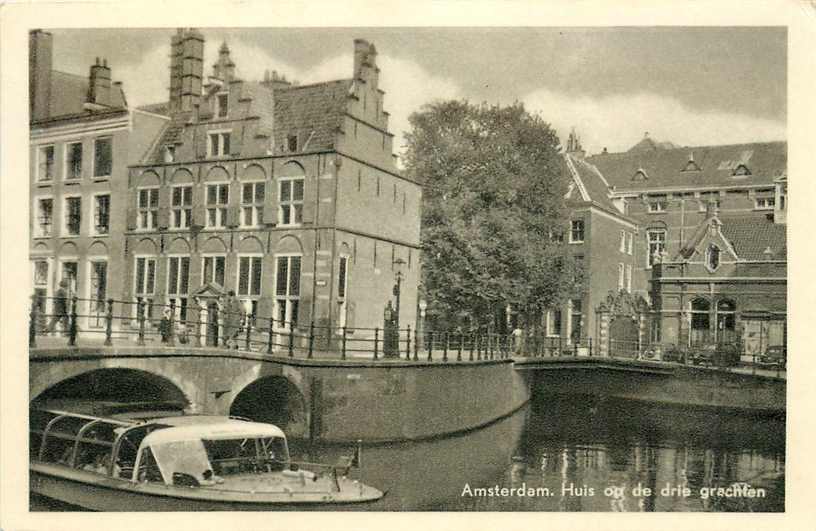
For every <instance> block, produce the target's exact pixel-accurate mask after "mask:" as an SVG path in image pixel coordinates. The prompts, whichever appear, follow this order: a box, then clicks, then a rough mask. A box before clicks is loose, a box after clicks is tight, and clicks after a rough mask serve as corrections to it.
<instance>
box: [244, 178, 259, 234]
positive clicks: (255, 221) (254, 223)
mask: <svg viewBox="0 0 816 531" xmlns="http://www.w3.org/2000/svg"><path fill="white" fill-rule="evenodd" d="M240 184H241V190H240V192H239V193H240V194H241V196H240V198H239V201H240V205H241V206H240V208H241V226H242V227H260V225H261V218H262V216H263V207H264V199H265V198H266V181H261V180H258V181H241V182H240ZM246 185H252V201H251V202H249V203H246V202H244V186H246ZM258 185H261V186H263V191H264V192H263V193H264V198H263V199H261V200H260V202H259V201H258V198H257V193H258ZM247 209H251V210H250V217H251V218H252V219H251V220H249V221H250V222H249V223H247V219H246V212H247Z"/></svg>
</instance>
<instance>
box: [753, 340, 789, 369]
mask: <svg viewBox="0 0 816 531" xmlns="http://www.w3.org/2000/svg"><path fill="white" fill-rule="evenodd" d="M759 364H760V365H770V366H772V367H782V368H783V369H784V368H785V367H786V366H787V364H788V349H787V348H786V347H785V346H784V345H771V346H770V347H768V348H767V349H765V352H764V353H763V354H761V355H760V356H759Z"/></svg>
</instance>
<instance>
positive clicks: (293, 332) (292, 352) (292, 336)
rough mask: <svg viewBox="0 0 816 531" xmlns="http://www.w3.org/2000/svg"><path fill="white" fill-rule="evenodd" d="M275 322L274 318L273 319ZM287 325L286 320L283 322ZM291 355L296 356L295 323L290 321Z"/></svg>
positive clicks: (291, 356)
mask: <svg viewBox="0 0 816 531" xmlns="http://www.w3.org/2000/svg"><path fill="white" fill-rule="evenodd" d="M273 322H274V319H273ZM283 324H284V325H286V321H284V322H283ZM289 357H290V358H294V357H295V325H294V323H289Z"/></svg>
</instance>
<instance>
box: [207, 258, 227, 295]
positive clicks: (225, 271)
mask: <svg viewBox="0 0 816 531" xmlns="http://www.w3.org/2000/svg"><path fill="white" fill-rule="evenodd" d="M208 258H209V259H212V261H213V272H212V276H213V278H212V279H208V278H206V276H205V275H206V274H207V273H206V272H207V268H206V267H205V264H206V260H207V259H208ZM217 258H222V259H223V260H224V267H223V271H224V282H223V283H221V284H218V282H216V279H215V261H216V259H217ZM209 282H212V283H214V284H218V285H219V286H221V287H222V288H223V287H225V284H226V283H227V253H202V254H201V285H202V286H203V285H206V284H207V283H209Z"/></svg>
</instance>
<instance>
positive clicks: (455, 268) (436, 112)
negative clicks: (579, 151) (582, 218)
mask: <svg viewBox="0 0 816 531" xmlns="http://www.w3.org/2000/svg"><path fill="white" fill-rule="evenodd" d="M410 122H411V126H412V130H411V132H410V133H409V134H408V135H407V137H406V139H407V150H406V153H405V164H406V172H407V174H408V175H409V176H410V177H411V178H413V179H415V180H416V181H418V182H420V183H422V184H423V186H424V188H423V202H422V229H421V239H422V246H423V264H422V287H423V290H424V292H425V296H426V297H427V298H428V301H429V318H430V319H431V320H432V321H436V325H437V327H440V326H441V327H448V326H456V325H463V324H466V323H468V322H469V323H470V324H471V325H479V326H484V325H487V324H490V323H491V322H495V321H497V319H496V315H498V314H500V313H501V312H502V311H503V309H504V308H505V307H506V306H507V305H508V304H511V305H512V306H513V307H514V308H515V309H516V310H517V311H520V312H521V313H522V314H523V315H525V316H526V317H527V318H531V317H534V316H536V315H540V314H541V312H542V311H543V310H544V309H545V308H546V307H549V306H551V305H553V304H554V303H556V302H558V301H559V300H560V299H561V298H562V297H563V296H564V294H565V293H566V290H567V289H568V287H569V285H570V279H571V278H572V275H571V271H569V270H568V269H569V267H568V265H569V263H570V262H568V261H567V260H566V259H565V251H566V249H565V245H564V244H563V242H559V241H557V239H554V238H553V237H552V235H553V234H554V233H555V234H561V233H563V230H564V227H565V225H566V219H567V217H566V210H565V206H564V195H565V194H566V191H567V183H566V177H565V172H564V171H563V161H562V159H561V157H560V155H559V141H558V137H557V136H556V134H555V132H554V131H553V130H552V128H551V127H550V126H549V124H547V123H546V122H545V121H544V120H543V119H542V118H541V117H540V116H539V115H537V114H531V113H529V112H528V111H526V110H525V109H524V106H523V105H522V104H521V103H516V104H514V105H510V106H505V107H500V106H489V105H485V104H482V105H473V104H470V103H468V102H466V101H443V102H436V103H433V104H429V105H426V106H424V107H423V108H422V109H421V110H420V111H419V112H416V113H414V114H413V115H412V116H411V117H410Z"/></svg>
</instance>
